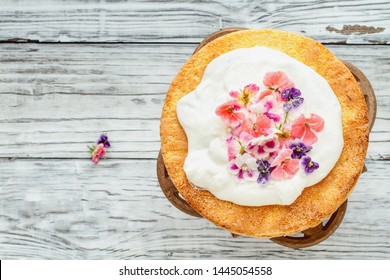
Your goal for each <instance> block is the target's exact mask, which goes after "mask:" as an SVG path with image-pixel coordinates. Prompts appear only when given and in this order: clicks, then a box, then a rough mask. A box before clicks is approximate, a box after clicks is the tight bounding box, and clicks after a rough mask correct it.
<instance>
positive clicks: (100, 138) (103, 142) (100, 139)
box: [97, 134, 111, 148]
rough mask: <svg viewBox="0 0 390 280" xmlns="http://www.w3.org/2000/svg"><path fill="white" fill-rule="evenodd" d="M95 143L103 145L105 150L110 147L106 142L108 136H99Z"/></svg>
mask: <svg viewBox="0 0 390 280" xmlns="http://www.w3.org/2000/svg"><path fill="white" fill-rule="evenodd" d="M97 143H98V144H103V145H104V147H105V148H108V147H111V144H110V142H108V136H107V135H105V134H102V135H100V137H99V139H98V142H97Z"/></svg>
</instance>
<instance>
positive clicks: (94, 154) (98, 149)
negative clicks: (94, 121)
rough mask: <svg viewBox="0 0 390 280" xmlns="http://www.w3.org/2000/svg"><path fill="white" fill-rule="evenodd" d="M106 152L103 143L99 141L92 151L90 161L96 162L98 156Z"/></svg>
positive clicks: (98, 158)
mask: <svg viewBox="0 0 390 280" xmlns="http://www.w3.org/2000/svg"><path fill="white" fill-rule="evenodd" d="M105 154H106V148H105V147H104V144H103V143H101V144H99V145H97V147H96V148H95V150H94V151H93V152H92V162H93V163H98V162H99V160H100V158H101V157H103V156H104V155H105Z"/></svg>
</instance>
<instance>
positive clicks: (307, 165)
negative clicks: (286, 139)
mask: <svg viewBox="0 0 390 280" xmlns="http://www.w3.org/2000/svg"><path fill="white" fill-rule="evenodd" d="M301 165H302V167H303V168H304V169H305V173H306V175H309V174H310V173H313V172H314V171H315V170H317V169H318V168H319V167H320V165H319V164H318V163H317V162H314V161H312V160H311V158H310V157H308V156H305V157H303V158H302V159H301Z"/></svg>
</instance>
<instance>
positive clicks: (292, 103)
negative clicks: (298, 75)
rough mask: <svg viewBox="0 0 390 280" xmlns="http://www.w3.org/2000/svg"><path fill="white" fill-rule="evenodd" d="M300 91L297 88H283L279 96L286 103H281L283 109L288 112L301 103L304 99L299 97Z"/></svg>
mask: <svg viewBox="0 0 390 280" xmlns="http://www.w3.org/2000/svg"><path fill="white" fill-rule="evenodd" d="M301 95H302V93H301V91H300V90H299V89H297V88H287V89H285V90H283V92H282V94H281V96H282V99H283V100H284V101H286V103H284V105H283V110H284V111H285V112H289V111H290V110H292V109H295V108H298V107H299V106H301V104H302V103H303V101H304V99H303V98H302V97H300V96H301Z"/></svg>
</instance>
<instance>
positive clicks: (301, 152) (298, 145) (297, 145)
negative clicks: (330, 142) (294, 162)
mask: <svg viewBox="0 0 390 280" xmlns="http://www.w3.org/2000/svg"><path fill="white" fill-rule="evenodd" d="M289 148H290V149H291V150H293V153H292V154H291V157H292V158H297V159H300V158H302V157H303V156H306V153H308V152H309V151H310V150H311V146H306V145H305V144H304V143H303V142H301V141H296V142H293V143H291V144H290V146H289Z"/></svg>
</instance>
